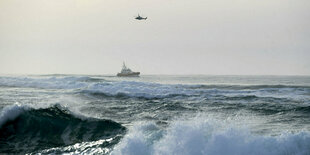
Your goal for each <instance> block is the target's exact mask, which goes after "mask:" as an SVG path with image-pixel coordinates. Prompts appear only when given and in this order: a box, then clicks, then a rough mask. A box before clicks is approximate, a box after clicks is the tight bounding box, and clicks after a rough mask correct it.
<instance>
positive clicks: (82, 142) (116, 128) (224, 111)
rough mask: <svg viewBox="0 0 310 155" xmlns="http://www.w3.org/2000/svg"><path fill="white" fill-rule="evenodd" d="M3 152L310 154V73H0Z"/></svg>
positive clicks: (114, 154) (0, 122)
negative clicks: (134, 75) (135, 75)
mask: <svg viewBox="0 0 310 155" xmlns="http://www.w3.org/2000/svg"><path fill="white" fill-rule="evenodd" d="M6 153H7V154H111V155H310V76H232V75H221V76H219V75H142V76H140V77H116V76H114V75H62V74H54V75H2V76H0V154H6Z"/></svg>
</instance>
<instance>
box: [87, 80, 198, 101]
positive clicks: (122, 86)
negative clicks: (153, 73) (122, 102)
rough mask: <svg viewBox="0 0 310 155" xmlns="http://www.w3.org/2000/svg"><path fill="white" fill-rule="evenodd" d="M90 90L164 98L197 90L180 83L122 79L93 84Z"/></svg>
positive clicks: (108, 93) (188, 93)
mask: <svg viewBox="0 0 310 155" xmlns="http://www.w3.org/2000/svg"><path fill="white" fill-rule="evenodd" d="M87 90H88V91H89V92H93V93H104V94H107V95H111V96H114V95H119V94H124V95H127V96H130V97H143V98H164V97H167V96H170V95H194V94H195V93H197V91H195V90H191V89H186V88H184V87H181V86H179V85H164V84H157V83H146V82H135V81H122V82H110V83H97V84H92V85H91V86H90V87H88V88H87Z"/></svg>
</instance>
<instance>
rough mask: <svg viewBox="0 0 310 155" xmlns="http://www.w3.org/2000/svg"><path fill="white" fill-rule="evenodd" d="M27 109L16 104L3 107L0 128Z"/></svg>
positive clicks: (0, 114) (0, 115)
mask: <svg viewBox="0 0 310 155" xmlns="http://www.w3.org/2000/svg"><path fill="white" fill-rule="evenodd" d="M27 109H29V107H28V106H25V105H21V104H18V103H16V104H13V105H10V106H6V107H4V108H3V109H2V111H1V113H0V128H1V127H2V125H3V124H5V123H6V122H7V121H10V120H14V119H15V118H16V117H18V116H19V115H20V114H21V113H23V112H24V111H25V110H27Z"/></svg>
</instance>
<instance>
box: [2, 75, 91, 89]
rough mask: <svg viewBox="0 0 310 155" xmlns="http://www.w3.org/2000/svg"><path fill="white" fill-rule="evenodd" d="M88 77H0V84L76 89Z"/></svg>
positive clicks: (81, 85) (83, 83)
mask: <svg viewBox="0 0 310 155" xmlns="http://www.w3.org/2000/svg"><path fill="white" fill-rule="evenodd" d="M87 79H89V77H50V78H42V77H41V78H34V77H32V78H30V77H0V86H9V87H33V88H47V89H77V88H83V87H86V86H87V83H86V82H85V80H87Z"/></svg>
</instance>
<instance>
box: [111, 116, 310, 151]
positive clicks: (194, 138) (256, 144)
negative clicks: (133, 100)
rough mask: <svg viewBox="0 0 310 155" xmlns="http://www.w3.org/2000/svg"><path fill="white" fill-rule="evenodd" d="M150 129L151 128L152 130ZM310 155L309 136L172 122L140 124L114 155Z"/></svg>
mask: <svg viewBox="0 0 310 155" xmlns="http://www.w3.org/2000/svg"><path fill="white" fill-rule="evenodd" d="M150 127H151V128H150ZM309 153H310V133H308V132H299V133H295V134H292V133H282V134H280V135H278V136H263V135H255V134H253V133H251V132H250V131H249V130H246V129H240V128H237V127H231V128H230V127H229V128H221V127H220V126H218V125H217V124H216V123H214V122H212V121H211V122H210V121H203V120H201V119H200V120H189V121H176V122H173V123H172V124H171V125H170V126H169V127H168V128H167V129H161V128H159V127H157V126H156V125H155V124H153V123H146V124H145V123H142V124H137V125H136V126H135V127H133V128H132V129H130V131H129V133H128V134H127V135H126V136H125V137H124V138H123V140H122V141H121V142H120V143H119V144H118V145H117V146H116V147H115V148H114V150H113V152H112V154H128V155H131V154H132V155H133V154H135V155H139V154H184V155H187V154H188V155H190V154H197V155H199V154H201V155H203V154H232V155H234V154H235V155H237V154H238V155H249V154H269V155H282V154H299V155H307V154H309Z"/></svg>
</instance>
